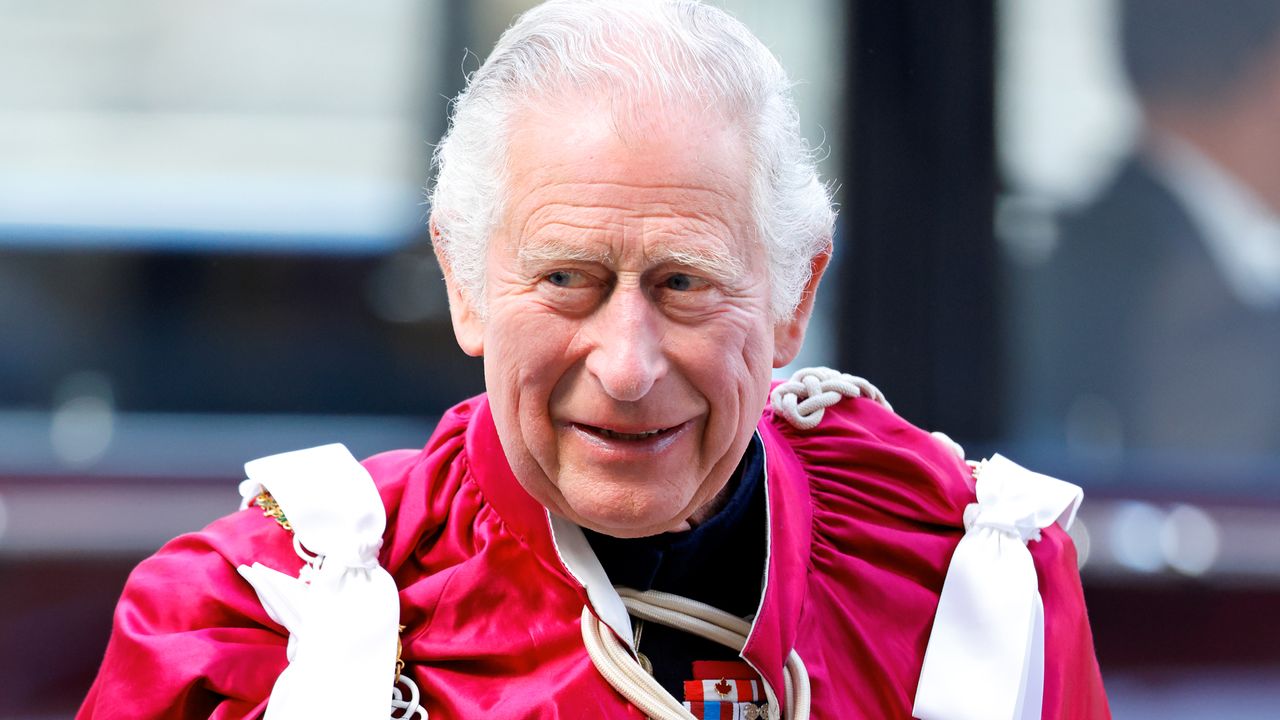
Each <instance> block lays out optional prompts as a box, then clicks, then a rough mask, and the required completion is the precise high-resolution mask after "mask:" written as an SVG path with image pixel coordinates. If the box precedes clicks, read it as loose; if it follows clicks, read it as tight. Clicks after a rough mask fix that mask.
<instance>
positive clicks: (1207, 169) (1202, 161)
mask: <svg viewBox="0 0 1280 720" xmlns="http://www.w3.org/2000/svg"><path fill="white" fill-rule="evenodd" d="M1152 148H1153V152H1152V153H1151V155H1150V157H1151V160H1152V162H1151V165H1152V168H1153V169H1154V170H1155V172H1156V174H1157V175H1158V176H1159V177H1160V178H1161V179H1162V180H1163V181H1164V182H1165V184H1166V185H1167V186H1168V187H1169V189H1170V190H1171V191H1172V192H1173V194H1174V195H1175V196H1177V198H1178V199H1179V200H1180V201H1181V202H1182V205H1183V207H1184V208H1186V210H1187V214H1188V215H1190V217H1191V220H1192V222H1193V223H1195V225H1196V227H1197V228H1199V230H1200V233H1201V235H1202V236H1203V237H1204V239H1205V245H1206V247H1207V249H1208V251H1209V255H1210V256H1211V257H1212V258H1213V260H1214V262H1215V263H1216V264H1217V266H1218V269H1219V270H1220V271H1221V272H1222V275H1223V276H1224V277H1225V279H1226V281H1227V284H1228V285H1229V286H1230V287H1231V289H1232V291H1233V292H1234V293H1235V295H1236V297H1238V298H1239V299H1240V301H1241V302H1243V303H1244V304H1246V305H1249V306H1252V307H1258V308H1269V307H1275V306H1277V305H1280V217H1277V216H1276V214H1275V213H1273V212H1272V211H1271V210H1270V209H1269V208H1268V207H1267V206H1266V204H1265V203H1263V201H1262V200H1261V199H1260V198H1259V197H1258V196H1257V195H1256V194H1255V193H1254V192H1253V191H1252V190H1250V189H1249V188H1248V187H1246V186H1245V185H1244V184H1242V183H1241V182H1239V181H1238V180H1236V179H1235V178H1233V177H1232V176H1231V175H1229V174H1228V173H1227V172H1226V171H1225V170H1224V169H1222V168H1221V167H1219V166H1218V165H1217V164H1216V163H1215V162H1214V161H1213V160H1211V159H1209V158H1208V157H1207V156H1205V154H1204V153H1202V152H1200V151H1199V150H1197V149H1196V148H1195V147H1193V146H1192V145H1191V143H1189V142H1187V141H1185V140H1182V139H1181V138H1178V137H1175V136H1173V135H1171V134H1168V133H1161V134H1158V135H1157V136H1156V137H1155V138H1153V141H1152Z"/></svg>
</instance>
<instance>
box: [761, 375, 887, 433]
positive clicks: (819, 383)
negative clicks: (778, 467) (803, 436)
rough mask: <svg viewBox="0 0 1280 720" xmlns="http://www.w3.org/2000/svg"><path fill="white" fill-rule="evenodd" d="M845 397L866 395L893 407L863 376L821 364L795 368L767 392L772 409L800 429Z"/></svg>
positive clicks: (818, 419)
mask: <svg viewBox="0 0 1280 720" xmlns="http://www.w3.org/2000/svg"><path fill="white" fill-rule="evenodd" d="M846 397H866V398H870V399H872V400H874V401H876V402H877V403H879V404H881V405H883V406H884V408H885V409H886V410H893V407H891V406H890V405H889V401H888V400H886V399H885V397H884V393H882V392H880V390H879V389H877V388H876V386H875V385H872V384H871V383H870V382H868V381H867V380H866V379H865V378H860V377H857V376H856V375H850V374H848V373H842V372H839V371H837V370H832V369H831V368H825V367H816V368H802V369H800V370H797V371H796V372H795V374H794V375H792V376H791V379H790V380H787V381H785V382H782V383H779V384H778V386H777V387H775V388H774V389H773V392H772V393H770V394H769V399H770V401H771V402H772V404H773V409H774V412H777V413H778V414H780V415H782V416H783V417H784V418H786V419H787V422H789V423H791V424H792V425H794V426H795V427H796V428H798V429H800V430H812V429H813V428H815V427H817V426H818V423H820V422H822V415H823V413H825V412H826V409H827V408H829V407H831V406H832V405H835V404H836V403H838V402H840V401H841V400H842V399H844V398H846Z"/></svg>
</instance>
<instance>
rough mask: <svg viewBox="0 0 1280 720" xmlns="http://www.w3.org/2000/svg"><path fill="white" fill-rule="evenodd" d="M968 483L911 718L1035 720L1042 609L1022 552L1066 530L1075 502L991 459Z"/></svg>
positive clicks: (1039, 699)
mask: <svg viewBox="0 0 1280 720" xmlns="http://www.w3.org/2000/svg"><path fill="white" fill-rule="evenodd" d="M976 476H977V495H978V502H977V503H974V504H971V505H969V507H967V508H966V509H965V514H964V521H965V528H966V532H965V535H964V537H963V538H962V539H961V540H960V544H959V545H958V546H957V547H956V551H955V554H954V555H952V557H951V565H950V567H948V569H947V578H946V580H945V581H944V583H943V586H942V595H941V597H940V598H939V599H938V612H937V615H936V616H935V618H934V621H933V631H932V633H931V634H930V636H929V645H928V648H927V649H926V650H925V656H924V667H923V669H922V670H921V673H920V684H919V686H918V687H917V689H916V699H915V708H914V710H913V711H912V716H913V717H916V718H919V719H920V720H1039V718H1040V712H1041V705H1042V703H1043V695H1044V604H1043V603H1042V601H1041V598H1040V591H1039V590H1038V588H1037V579H1036V569H1035V564H1034V563H1033V562H1032V559H1031V552H1030V551H1029V550H1028V549H1027V547H1026V543H1027V542H1028V541H1029V540H1039V539H1040V530H1041V529H1042V528H1046V527H1048V526H1049V525H1052V524H1053V523H1054V522H1055V521H1056V522H1057V523H1058V524H1059V525H1061V526H1062V528H1063V529H1064V530H1065V529H1067V528H1069V527H1070V526H1071V523H1072V522H1073V521H1074V520H1075V515H1076V510H1077V509H1078V508H1079V507H1080V501H1081V500H1082V499H1083V497H1084V493H1083V491H1082V490H1081V489H1080V488H1079V487H1078V486H1076V485H1072V484H1071V483H1067V482H1063V481H1061V480H1057V479H1055V478H1051V477H1048V476H1047V475H1040V474H1039V473H1034V472H1031V471H1030V470H1027V469H1025V468H1022V467H1020V466H1019V465H1017V464H1016V463H1014V462H1012V461H1010V460H1008V459H1006V458H1004V457H1001V456H1000V455H996V456H994V457H992V458H991V459H990V460H987V461H985V462H983V463H982V464H981V465H979V466H978V470H977V471H976Z"/></svg>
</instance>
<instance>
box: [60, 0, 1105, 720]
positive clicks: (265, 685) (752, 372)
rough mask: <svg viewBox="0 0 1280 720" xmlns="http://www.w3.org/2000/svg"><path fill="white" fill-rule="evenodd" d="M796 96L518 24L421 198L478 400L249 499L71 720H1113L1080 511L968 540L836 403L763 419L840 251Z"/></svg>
mask: <svg viewBox="0 0 1280 720" xmlns="http://www.w3.org/2000/svg"><path fill="white" fill-rule="evenodd" d="M788 84H789V83H788V80H787V78H786V76H785V74H784V72H783V71H782V69H781V67H780V66H779V65H778V63H777V61H776V60H775V59H774V58H773V57H772V56H771V55H770V54H769V52H768V51H767V50H766V49H765V48H764V47H763V46H762V45H761V44H760V42H759V41H758V40H756V39H755V38H754V37H753V36H752V35H751V34H750V33H749V32H748V31H747V30H746V28H744V27H743V26H742V25H741V24H739V23H738V22H736V21H734V20H733V19H731V18H730V17H728V16H727V15H725V14H724V13H723V12H721V11H719V10H716V9H714V8H710V7H706V6H703V5H701V4H698V3H696V2H691V1H689V0H656V1H652V2H649V1H646V2H583V1H581V0H577V1H575V0H564V1H559V0H552V2H548V3H547V4H545V5H543V6H541V7H539V8H537V9H535V10H533V11H530V12H529V13H527V14H526V15H524V16H523V17H522V18H521V19H520V20H519V21H518V22H517V23H516V24H515V25H514V26H513V27H512V28H511V29H510V30H508V31H507V33H506V34H505V35H504V36H503V37H502V39H501V40H500V42H499V43H498V46H497V48H496V49H495V50H494V52H493V54H492V55H491V56H490V57H489V59H488V61H487V62H486V63H485V64H484V66H483V67H482V68H481V69H480V70H479V71H478V72H476V73H475V74H474V75H473V76H472V78H471V79H470V83H469V85H468V87H467V89H466V90H465V91H464V92H463V93H462V95H461V96H460V97H459V98H458V100H457V103H456V104H455V106H454V116H453V121H452V124H451V127H450V130H449V133H448V135H447V136H446V137H445V139H444V140H443V142H442V143H441V145H440V147H439V152H438V157H437V160H438V163H439V176H438V181H437V184H436V187H435V191H434V193H433V196H432V201H433V202H432V216H431V232H432V237H433V239H434V241H435V247H436V251H437V254H438V256H439V259H440V264H441V266H442V267H443V268H444V271H445V280H446V283H447V285H448V289H449V297H450V307H451V311H452V314H453V323H454V328H455V330H456V334H457V338H458V342H459V344H460V345H461V346H462V348H463V349H464V350H465V351H466V352H468V353H469V354H472V355H476V356H481V357H483V358H484V367H485V378H486V385H487V388H488V393H487V395H485V396H481V397H477V398H473V399H471V400H467V401H465V402H463V403H462V404H460V405H458V406H457V407H455V408H454V409H453V410H451V411H450V412H449V413H448V414H447V415H446V416H445V417H444V418H443V419H442V420H441V422H440V425H439V427H438V428H437V430H436V432H435V434H434V435H433V436H432V438H431V440H430V441H429V442H428V443H427V446H426V447H425V448H424V449H423V450H421V451H402V452H393V453H388V454H384V455H379V456H376V457H374V458H371V459H369V460H366V461H365V462H364V463H363V464H357V463H356V462H355V461H354V460H353V459H351V458H350V456H349V455H348V454H347V453H346V452H345V450H344V449H342V448H341V447H340V446H327V447H323V448H315V449H312V450H306V451H299V452H296V453H288V454H285V455H279V456H273V457H270V458H264V459H262V460H257V461H254V462H251V463H249V464H248V465H247V466H246V470H247V474H248V477H249V479H248V480H246V481H245V483H244V484H243V485H242V493H243V494H244V496H245V497H246V500H248V501H252V502H253V503H255V504H257V505H258V506H259V507H260V508H261V509H262V511H263V512H258V511H257V509H254V508H249V509H246V510H244V511H242V512H240V513H237V514H234V515H231V516H228V517H227V518H224V519H222V520H220V521H218V522H215V523H214V524H213V525H211V526H210V527H208V528H206V529H205V530H204V531H202V532H200V533H196V534H194V535H190V536H186V537H182V538H179V539H177V540H175V541H173V542H172V543H170V544H169V545H167V546H166V547H165V548H164V549H162V550H161V551H160V552H159V553H157V554H156V555H155V556H154V557H152V558H151V559H149V560H147V561H146V562H144V563H143V564H142V565H141V566H139V568H138V570H137V571H136V572H135V573H134V574H133V576H132V577H131V578H130V581H129V584H128V586H127V588H126V590H125V593H124V596H123V598H122V599H121V602H120V607H119V610H118V612H117V615H116V625H115V631H114V634H113V636H112V639H111V644H110V646H109V648H108V650H107V656H106V659H105V661H104V664H103V668H102V671H101V673H100V675H99V677H98V680H97V682H96V683H95V685H94V687H93V690H92V691H91V693H90V696H89V698H88V699H87V701H86V703H85V706H84V708H83V710H82V711H81V714H80V717H82V718H91V717H99V718H108V717H128V718H160V717H166V718H167V717H172V718H194V717H215V718H253V717H259V716H262V715H263V713H264V712H265V715H266V717H268V718H301V717H333V718H352V717H361V718H375V717H380V718H381V717H388V715H391V716H393V717H410V716H412V717H419V718H423V717H427V716H430V717H431V718H435V719H440V718H478V717H499V718H534V717H539V718H542V717H546V718H568V717H575V718H576V717H591V718H597V717H643V716H649V717H655V718H689V717H732V718H756V717H760V718H781V717H786V718H806V717H811V716H812V717H826V718H834V717H859V718H890V717H895V718H896V717H906V716H908V715H909V714H915V715H916V716H917V717H921V718H984V719H988V720H989V719H990V718H998V717H1004V718H1019V719H1021V718H1038V717H1045V718H1098V717H1105V716H1106V714H1107V710H1106V700H1105V697H1104V696H1103V694H1102V690H1101V683H1100V679H1099V675H1098V669H1097V664H1096V662H1095V660H1094V658H1093V652H1092V645H1091V639H1090V634H1089V628H1088V623H1087V620H1086V618H1085V614H1084V607H1083V602H1082V599H1081V593H1080V587H1079V581H1078V578H1077V576H1076V572H1075V554H1074V551H1073V549H1072V546H1071V543H1070V540H1069V539H1068V538H1067V536H1066V535H1065V533H1063V532H1062V530H1061V529H1060V528H1059V527H1058V526H1057V525H1055V520H1058V519H1059V518H1062V521H1063V524H1065V523H1066V522H1068V521H1069V518H1070V516H1071V515H1072V514H1073V512H1074V507H1075V505H1076V503H1077V502H1078V500H1079V492H1078V489H1076V488H1074V487H1073V486H1070V485H1067V484H1066V483H1060V482H1058V481H1055V480H1052V479H1049V478H1044V477H1043V476H1036V475H1034V474H1031V473H1028V472H1026V471H1022V470H1021V469H1020V468H1017V467H1016V466H1013V465H1012V464H1011V463H1008V462H1007V461H1003V460H996V461H993V462H992V463H989V464H988V465H987V466H984V467H983V468H982V469H981V472H980V474H979V476H978V477H979V479H978V480H977V484H976V492H977V497H976V499H977V502H976V503H975V481H974V478H973V476H974V474H975V472H976V471H975V468H974V467H973V466H970V465H968V464H966V463H965V462H964V461H963V459H962V457H960V456H958V455H957V453H956V450H957V448H955V447H954V444H952V443H950V442H949V441H946V440H945V438H937V437H934V436H931V435H929V434H928V433H924V432H922V431H920V430H917V429H915V428H913V427H912V426H910V425H909V424H907V423H906V422H904V421H903V420H902V419H900V418H898V417H897V416H896V415H894V414H893V413H892V411H890V410H889V409H888V406H887V403H885V402H884V399H883V397H882V396H880V395H879V393H878V392H876V391H875V389H874V388H873V387H871V386H870V385H869V384H867V383H866V382H865V381H862V380H860V379H857V378H853V377H851V376H848V375H842V374H839V373H834V372H831V371H825V370H815V371H811V372H808V373H805V374H804V376H803V377H802V378H800V379H797V380H796V381H795V382H792V383H784V384H783V385H781V386H779V387H778V388H775V389H774V391H773V393H772V398H773V401H772V402H773V404H772V407H770V408H768V409H766V408H765V405H766V403H767V402H769V398H770V385H771V383H770V377H771V371H772V368H775V367H780V366H782V365H785V364H786V363H788V362H789V361H790V360H791V359H792V358H793V357H794V356H795V355H796V353H797V351H798V350H799V348H800V344H801V342H802V340H803V337H804V332H805V326H806V323H807V321H808V318H809V314H810V312H811V310H812V308H813V301H814V293H815V291H816V289H817V286H818V282H819V280H820V278H821V277H822V273H823V270H824V269H825V267H826V265H827V261H828V258H829V255H830V250H831V244H830V243H831V230H832V220H833V213H832V210H831V203H830V200H829V198H828V195H827V191H826V189H825V188H824V186H823V185H822V184H821V183H820V182H819V181H818V178H817V175H816V172H815V170H814V167H813V163H812V161H811V158H810V153H809V150H808V147H807V146H806V145H805V143H804V141H803V140H802V139H801V138H800V136H799V134H798V130H797V122H796V117H795V111H794V108H793V106H792V103H791V100H790V98H789V94H788ZM762 410H763V415H762ZM370 477H372V481H371V480H370ZM966 508H970V509H969V510H966ZM264 515H266V516H267V517H264ZM966 518H967V519H968V525H969V526H970V528H971V529H970V530H969V531H968V533H966V531H965V525H966ZM962 537H963V540H962ZM1028 540H1031V541H1032V542H1031V550H1030V552H1028V549H1027V545H1025V544H1024V543H1026V542H1027V541H1028ZM953 555H954V559H953ZM944 581H945V585H946V589H945V590H944Z"/></svg>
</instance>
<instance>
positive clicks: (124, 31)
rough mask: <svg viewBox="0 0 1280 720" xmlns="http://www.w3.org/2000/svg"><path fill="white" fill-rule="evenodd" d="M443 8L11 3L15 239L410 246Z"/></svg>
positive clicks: (9, 223) (9, 218)
mask: <svg viewBox="0 0 1280 720" xmlns="http://www.w3.org/2000/svg"><path fill="white" fill-rule="evenodd" d="M441 6H442V3H438V2H431V3H421V2H415V1H414V0H368V1H367V2H359V3H352V2H340V1H338V0H319V1H317V0H230V1H228V0H184V1H182V2H167V1H165V0H112V1H111V2H101V1H100V0H48V1H42V2H25V1H23V0H0V87H3V88H4V92H3V93H2V94H0V158H3V159H4V160H3V163H0V244H14V243H23V244H30V243H36V244H39V243H54V244H67V243H71V244H76V245H82V244H90V245H99V246H108V247H119V246H132V245H145V246H159V247H166V248H168V247H179V248H184V247H191V246H198V247H200V248H202V249H208V250H215V251H226V250H229V249H236V248H239V247H243V246H248V247H250V248H255V247H259V246H262V245H267V246H271V247H283V248H295V247H301V248H304V249H305V248H311V249H320V250H331V249H335V248H339V249H340V248H342V247H343V246H347V245H360V246H363V245H369V244H373V245H375V246H378V247H387V246H389V245H392V244H396V243H401V242H403V241H404V240H405V239H406V238H407V237H409V236H410V235H411V234H412V233H413V232H414V230H415V226H416V225H417V223H418V222H419V221H420V219H421V209H420V208H418V207H417V200H418V197H419V195H420V187H421V184H422V181H423V179H424V169H425V167H426V160H427V156H428V154H429V150H430V147H429V146H428V145H427V144H426V143H425V142H424V127H423V125H424V123H423V119H424V114H425V112H424V111H425V103H426V102H427V101H428V99H432V101H433V102H434V98H436V97H437V96H438V94H439V88H438V87H437V86H436V83H437V81H438V77H437V74H436V73H432V72H430V71H431V70H432V69H433V68H434V67H437V66H438V64H439V62H440V61H441V60H442V58H438V57H435V56H434V55H433V49H436V48H439V36H440V35H441V34H442V32H441V30H442V28H441V23H440V16H441V13H440V11H439V9H440V7H441Z"/></svg>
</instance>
